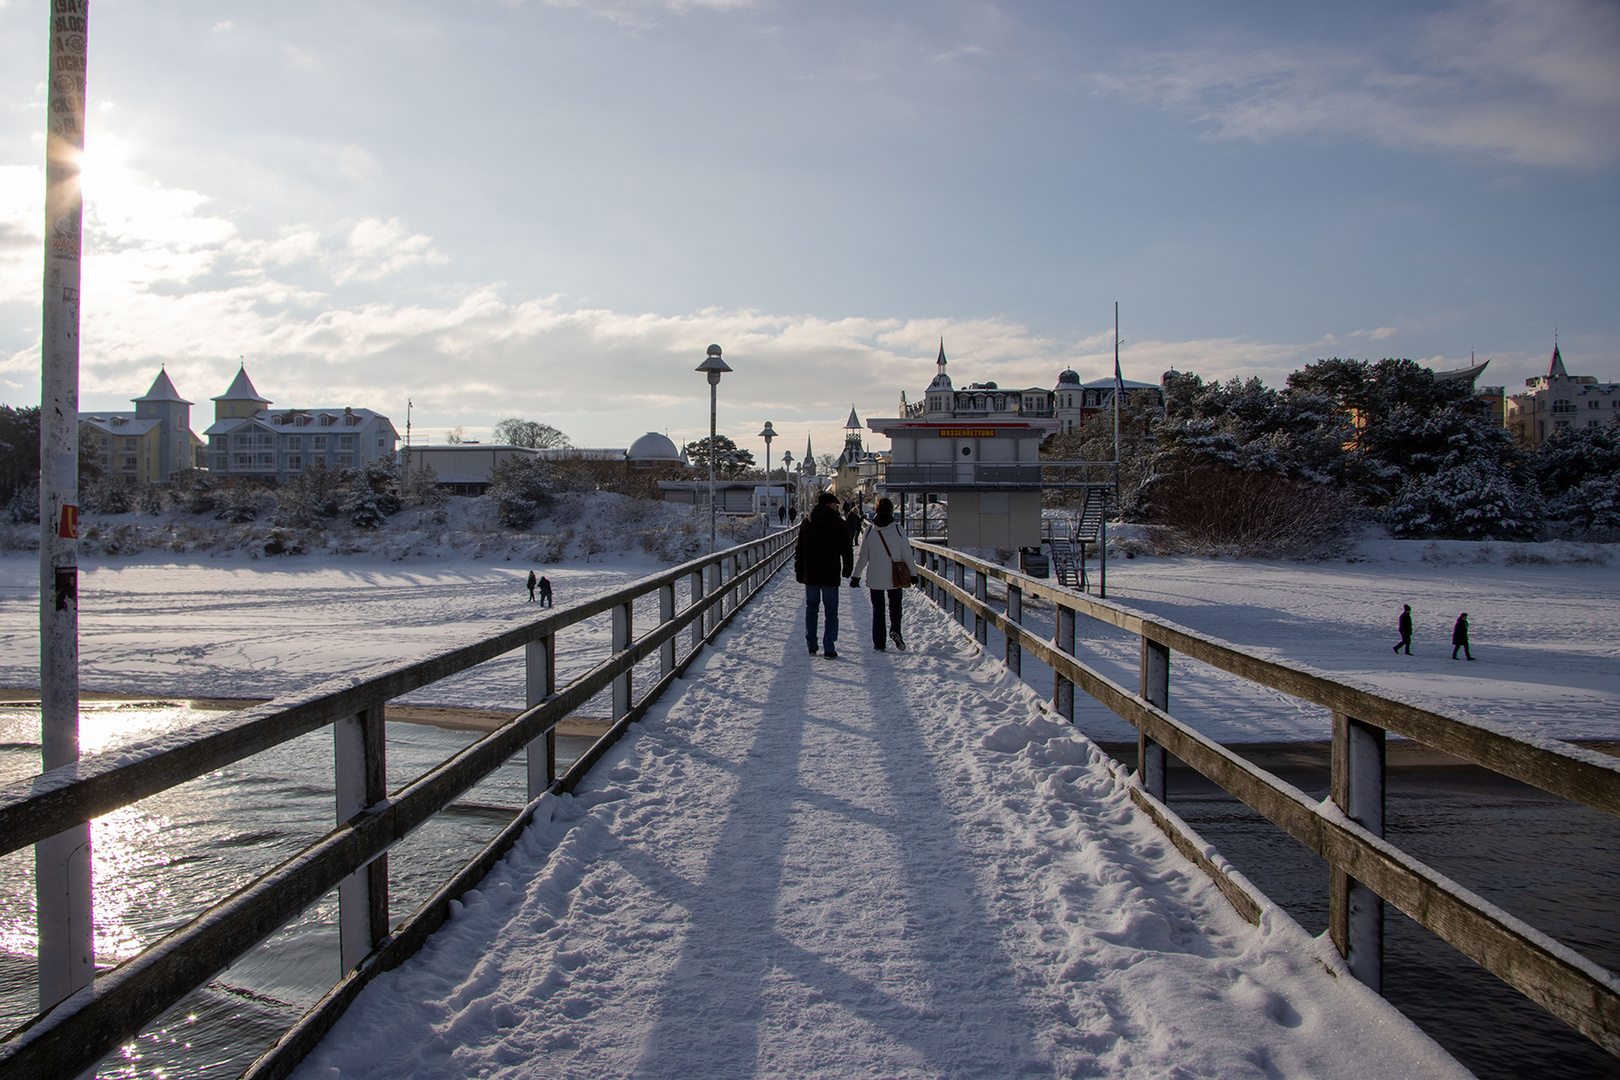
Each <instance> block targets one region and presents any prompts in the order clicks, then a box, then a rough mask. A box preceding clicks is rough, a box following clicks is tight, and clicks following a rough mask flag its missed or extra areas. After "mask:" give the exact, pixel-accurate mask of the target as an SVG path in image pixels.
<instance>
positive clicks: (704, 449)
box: [686, 435, 754, 480]
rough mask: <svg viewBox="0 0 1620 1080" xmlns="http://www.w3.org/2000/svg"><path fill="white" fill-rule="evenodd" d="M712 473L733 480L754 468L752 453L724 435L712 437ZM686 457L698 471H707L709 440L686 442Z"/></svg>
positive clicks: (723, 478)
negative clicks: (713, 447) (713, 451)
mask: <svg viewBox="0 0 1620 1080" xmlns="http://www.w3.org/2000/svg"><path fill="white" fill-rule="evenodd" d="M714 446H715V453H714V474H715V475H716V476H718V477H719V478H721V479H722V480H733V479H736V478H737V477H740V476H742V475H744V474H745V473H747V472H748V471H749V470H751V469H753V468H754V455H753V454H752V453H750V452H749V451H747V450H743V449H741V448H739V447H738V446H737V444H736V443H734V442H732V441H731V438H730V437H729V436H726V435H716V436H715V437H714ZM686 455H687V458H688V459H689V460H690V461H691V462H692V465H693V466H694V467H695V468H697V469H698V471H699V472H702V473H707V472H708V471H709V440H708V439H702V440H700V441H698V442H695V443H687V444H686Z"/></svg>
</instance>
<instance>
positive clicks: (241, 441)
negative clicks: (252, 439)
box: [231, 435, 248, 447]
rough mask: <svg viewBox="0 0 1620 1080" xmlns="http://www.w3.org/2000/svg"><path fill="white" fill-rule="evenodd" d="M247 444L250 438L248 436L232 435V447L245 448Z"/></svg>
mask: <svg viewBox="0 0 1620 1080" xmlns="http://www.w3.org/2000/svg"><path fill="white" fill-rule="evenodd" d="M247 444H248V437H247V436H246V435H232V436H231V445H232V446H235V447H243V446H246V445H247Z"/></svg>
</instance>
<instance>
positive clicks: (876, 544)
mask: <svg viewBox="0 0 1620 1080" xmlns="http://www.w3.org/2000/svg"><path fill="white" fill-rule="evenodd" d="M867 563H871V569H870V570H869V571H867V573H866V587H867V588H868V589H869V590H870V591H871V594H872V648H874V649H876V650H877V651H878V652H883V651H884V648H885V646H886V644H887V642H890V641H892V642H894V647H895V648H897V649H904V648H905V647H906V639H905V638H903V637H901V636H900V598H901V596H902V595H903V594H904V593H905V590H904V589H903V588H899V587H897V586H896V583H895V566H896V564H902V565H904V566H905V568H906V570H907V571H908V572H909V573H910V575H911V580H912V581H913V582H915V583H916V584H918V585H921V584H922V575H920V574H918V573H917V556H916V553H915V552H913V551H912V550H911V541H910V540H907V539H906V534H905V533H903V532H901V531H900V524H899V523H898V522H897V521H895V520H894V503H892V502H890V501H889V500H888V499H879V500H878V502H877V513H875V514H874V515H873V516H872V527H871V528H869V529H867V530H866V535H865V536H864V537H862V538H861V550H860V553H859V554H857V555H856V556H855V575H854V576H853V577H851V578H850V579H849V585H850V588H858V587H859V586H860V584H861V572H862V571H863V570H867ZM885 608H887V609H888V635H887V637H885V636H884V618H883V613H884V609H885Z"/></svg>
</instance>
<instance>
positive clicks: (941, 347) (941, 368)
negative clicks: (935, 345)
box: [934, 338, 945, 371]
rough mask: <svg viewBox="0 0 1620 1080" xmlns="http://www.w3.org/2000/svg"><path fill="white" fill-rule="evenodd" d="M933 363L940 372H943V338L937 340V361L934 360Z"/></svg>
mask: <svg viewBox="0 0 1620 1080" xmlns="http://www.w3.org/2000/svg"><path fill="white" fill-rule="evenodd" d="M934 363H935V364H938V365H939V369H940V370H941V371H944V370H945V339H944V338H940V339H939V359H938V360H935V361H934Z"/></svg>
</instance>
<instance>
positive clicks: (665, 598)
mask: <svg viewBox="0 0 1620 1080" xmlns="http://www.w3.org/2000/svg"><path fill="white" fill-rule="evenodd" d="M674 621H675V583H674V582H673V581H672V582H670V583H669V584H668V585H663V586H660V587H659V589H658V625H659V626H667V625H668V624H670V623H672V622H674ZM674 670H675V639H674V638H670V639H669V640H668V641H666V642H664V643H663V644H662V645H660V646H659V647H658V678H659V679H660V680H662V679H664V678H665V677H667V676H668V675H669V673H670V672H672V671H674Z"/></svg>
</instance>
